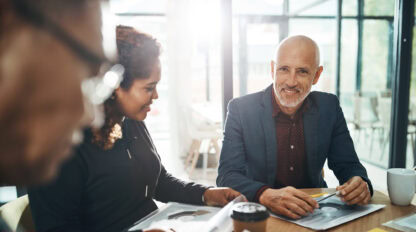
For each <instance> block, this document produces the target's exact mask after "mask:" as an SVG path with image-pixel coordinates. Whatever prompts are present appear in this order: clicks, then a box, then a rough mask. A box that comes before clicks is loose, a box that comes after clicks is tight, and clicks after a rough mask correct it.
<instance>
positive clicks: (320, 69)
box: [312, 66, 324, 85]
mask: <svg viewBox="0 0 416 232" xmlns="http://www.w3.org/2000/svg"><path fill="white" fill-rule="evenodd" d="M322 71H324V67H322V66H319V67H318V70H317V71H316V73H315V77H314V78H313V82H312V84H313V85H314V84H316V83H318V80H319V77H320V76H321V73H322Z"/></svg>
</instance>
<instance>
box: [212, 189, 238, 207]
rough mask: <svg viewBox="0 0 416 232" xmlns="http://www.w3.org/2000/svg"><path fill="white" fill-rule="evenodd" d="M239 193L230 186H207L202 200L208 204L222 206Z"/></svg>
mask: <svg viewBox="0 0 416 232" xmlns="http://www.w3.org/2000/svg"><path fill="white" fill-rule="evenodd" d="M240 195H241V193H239V192H237V191H235V190H233V189H231V188H209V189H207V190H206V191H205V192H204V200H205V204H206V205H209V206H224V205H226V204H227V203H228V202H230V201H232V200H234V198H236V197H238V196H240Z"/></svg>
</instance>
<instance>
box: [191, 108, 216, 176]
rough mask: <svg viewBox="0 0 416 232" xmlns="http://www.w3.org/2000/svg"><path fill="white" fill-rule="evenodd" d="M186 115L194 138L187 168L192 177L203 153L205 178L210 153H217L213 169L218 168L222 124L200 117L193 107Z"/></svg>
mask: <svg viewBox="0 0 416 232" xmlns="http://www.w3.org/2000/svg"><path fill="white" fill-rule="evenodd" d="M184 115H186V116H185V118H186V125H187V131H188V134H189V136H190V137H191V139H192V142H191V146H190V147H189V150H188V154H187V157H186V160H185V169H186V170H187V171H188V174H189V176H190V177H192V175H193V172H194V170H195V168H196V165H197V162H198V159H199V158H200V154H202V158H203V160H202V171H203V178H206V174H207V171H208V160H209V158H208V156H209V155H210V154H214V155H215V162H216V163H215V167H213V168H212V170H216V168H217V165H218V162H219V156H220V147H219V146H218V140H219V139H220V138H221V132H222V131H221V126H220V125H217V124H213V123H211V122H209V121H206V120H204V119H203V118H201V117H198V115H196V114H195V113H194V112H193V110H192V109H191V108H188V111H187V112H185V114H184ZM212 150H213V151H214V152H213V153H212V152H211V151H212Z"/></svg>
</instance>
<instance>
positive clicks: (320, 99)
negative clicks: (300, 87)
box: [309, 91, 339, 106]
mask: <svg viewBox="0 0 416 232" xmlns="http://www.w3.org/2000/svg"><path fill="white" fill-rule="evenodd" d="M309 98H310V99H311V100H312V102H313V103H315V104H317V105H318V106H321V105H328V104H330V105H332V104H339V102H338V97H337V96H336V95H335V94H332V93H327V92H321V91H313V92H311V93H310V94H309Z"/></svg>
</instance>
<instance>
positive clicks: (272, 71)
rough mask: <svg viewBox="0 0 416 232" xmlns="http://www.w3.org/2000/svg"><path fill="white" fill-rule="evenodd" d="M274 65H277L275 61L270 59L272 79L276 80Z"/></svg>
mask: <svg viewBox="0 0 416 232" xmlns="http://www.w3.org/2000/svg"><path fill="white" fill-rule="evenodd" d="M274 67H275V63H274V61H273V60H272V61H270V72H271V75H272V80H274Z"/></svg>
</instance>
